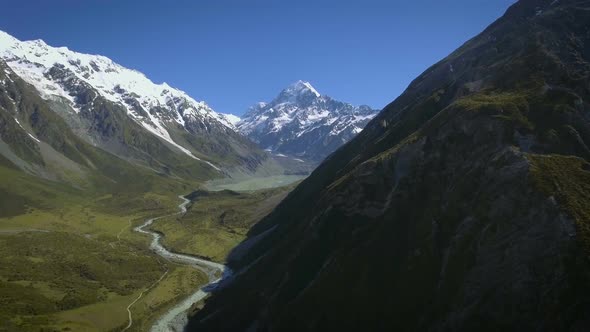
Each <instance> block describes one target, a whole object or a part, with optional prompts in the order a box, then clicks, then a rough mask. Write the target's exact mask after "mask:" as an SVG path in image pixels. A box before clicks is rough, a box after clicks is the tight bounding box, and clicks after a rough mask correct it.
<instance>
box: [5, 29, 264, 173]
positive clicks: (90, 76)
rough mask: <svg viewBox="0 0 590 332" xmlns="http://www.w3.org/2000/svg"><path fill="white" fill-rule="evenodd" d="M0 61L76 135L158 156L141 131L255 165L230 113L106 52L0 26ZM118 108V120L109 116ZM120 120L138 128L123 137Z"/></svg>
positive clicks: (121, 151) (211, 156)
mask: <svg viewBox="0 0 590 332" xmlns="http://www.w3.org/2000/svg"><path fill="white" fill-rule="evenodd" d="M0 60H3V61H4V62H5V63H6V65H7V66H8V67H9V68H10V69H11V70H12V71H13V72H14V73H15V74H16V75H18V76H19V77H20V78H22V79H23V80H24V81H26V82H27V83H29V84H31V85H32V86H34V87H35V88H36V90H37V91H38V93H39V95H40V96H41V97H42V98H43V99H45V100H47V101H48V102H50V103H51V105H52V108H53V109H54V110H56V112H57V113H59V114H60V115H61V116H62V117H64V118H65V119H66V120H67V121H68V123H69V124H70V125H71V126H72V127H74V128H75V129H76V130H75V131H76V133H77V134H79V135H80V136H82V137H83V138H84V139H86V140H87V141H89V142H90V143H92V144H93V145H95V146H100V147H102V148H105V149H106V150H109V151H110V152H116V153H117V154H118V155H122V156H123V157H129V158H135V159H137V158H139V159H143V160H147V159H151V158H158V156H153V155H151V154H152V153H151V151H147V150H146V149H147V148H146V144H145V143H144V142H143V141H144V139H143V138H141V139H140V138H138V136H144V133H145V134H147V133H149V134H151V135H153V136H155V137H157V139H158V140H160V141H162V142H163V143H164V144H165V146H167V147H168V148H169V149H172V150H175V151H178V152H181V153H183V154H185V155H187V156H189V157H190V158H192V159H196V160H202V161H203V162H205V163H206V164H208V165H209V166H210V167H212V168H214V169H217V170H219V167H218V166H220V165H217V164H219V163H224V162H226V161H228V160H230V161H231V162H235V161H236V160H238V159H242V160H247V162H248V164H249V165H253V164H256V163H252V162H251V160H249V159H252V155H256V154H258V155H261V153H259V152H254V153H253V154H252V153H250V152H252V151H251V150H252V149H256V147H255V146H254V145H253V144H251V143H249V142H248V141H247V139H245V138H243V137H242V136H241V135H239V134H238V133H237V132H236V127H235V126H234V123H236V121H237V120H238V119H237V117H235V116H233V115H227V114H221V113H217V112H215V111H213V110H212V109H211V108H210V107H209V106H208V105H207V104H205V103H204V102H202V101H196V100H195V99H193V98H192V97H190V96H189V95H188V94H187V93H185V92H183V91H181V90H178V89H175V88H173V87H171V86H169V85H168V84H166V83H162V84H156V83H154V82H152V81H151V80H150V79H148V78H147V77H146V76H145V75H144V74H142V73H140V72H138V71H136V70H133V69H128V68H125V67H123V66H121V65H118V64H116V63H115V62H113V61H112V60H111V59H109V58H107V57H104V56H100V55H90V54H82V53H78V52H74V51H71V50H69V49H68V48H66V47H52V46H49V45H47V44H46V43H45V42H43V41H42V40H32V41H20V40H18V39H16V38H14V37H12V36H10V35H9V34H7V33H5V32H2V31H0ZM56 105H58V106H56ZM64 109H65V111H64ZM57 110H61V111H57ZM105 113H108V114H105ZM121 114H123V115H124V117H123V119H121V120H119V123H114V124H113V123H111V121H113V118H117V117H120V116H121ZM128 120H131V121H130V122H131V123H135V124H138V125H139V126H141V128H143V129H144V130H143V132H142V131H141V130H140V131H139V132H141V133H135V134H134V135H135V136H134V137H129V135H128V133H127V131H129V129H128V127H130V126H131V127H132V126H133V125H130V124H122V123H120V122H125V121H128ZM105 121H107V122H108V123H105ZM129 140H132V141H133V142H129ZM138 141H141V142H138ZM133 144H135V146H131V147H129V145H133ZM122 146H124V147H122ZM138 150H140V151H138ZM129 153H131V154H132V155H131V156H130V155H129ZM146 154H148V155H150V156H146ZM235 157H237V158H235Z"/></svg>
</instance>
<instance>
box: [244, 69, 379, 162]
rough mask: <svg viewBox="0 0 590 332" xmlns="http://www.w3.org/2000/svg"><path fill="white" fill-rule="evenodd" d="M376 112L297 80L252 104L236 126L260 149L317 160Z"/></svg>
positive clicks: (335, 147)
mask: <svg viewBox="0 0 590 332" xmlns="http://www.w3.org/2000/svg"><path fill="white" fill-rule="evenodd" d="M377 113H378V112H377V111H376V110H373V109H371V108H370V107H369V106H365V105H363V106H358V107H356V106H352V105H350V104H347V103H343V102H340V101H336V100H334V99H332V98H330V97H328V96H324V95H320V93H318V92H317V91H316V90H315V89H314V88H313V87H312V86H311V84H310V83H308V82H303V81H297V82H295V83H293V84H291V85H290V86H289V87H287V88H286V89H284V90H283V91H281V93H280V94H279V95H278V96H277V97H276V98H275V99H274V100H273V101H271V102H270V103H258V104H256V105H254V106H252V107H251V108H250V109H249V110H248V112H246V114H245V115H244V116H243V118H242V119H241V121H240V122H238V123H237V127H238V129H239V130H240V131H241V132H242V133H243V134H245V135H247V136H248V137H249V138H250V139H252V140H253V141H254V142H256V143H258V144H259V145H260V146H261V147H262V148H263V149H267V150H270V151H272V152H273V153H275V154H286V155H291V156H295V157H298V158H302V159H306V160H310V161H316V162H319V161H321V160H323V159H324V158H325V157H326V156H328V155H329V154H330V153H332V152H334V151H335V150H336V149H337V148H339V147H340V146H342V145H343V144H344V143H346V142H348V141H349V140H350V139H351V138H353V137H354V136H356V135H357V134H358V133H360V132H361V130H362V129H363V127H364V126H365V125H366V124H367V123H368V122H369V120H371V119H372V118H374V117H375V115H377Z"/></svg>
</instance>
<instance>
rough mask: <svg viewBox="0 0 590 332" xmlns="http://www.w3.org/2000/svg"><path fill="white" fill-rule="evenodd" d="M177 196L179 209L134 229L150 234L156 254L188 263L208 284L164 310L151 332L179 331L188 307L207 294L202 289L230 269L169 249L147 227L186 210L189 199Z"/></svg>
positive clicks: (227, 272)
mask: <svg viewBox="0 0 590 332" xmlns="http://www.w3.org/2000/svg"><path fill="white" fill-rule="evenodd" d="M178 197H180V199H182V201H183V202H182V203H181V204H180V205H178V209H179V210H180V211H179V212H177V213H174V214H170V215H165V216H160V217H156V218H151V219H148V220H146V221H145V222H144V223H143V224H141V225H140V226H137V227H135V228H134V230H135V231H136V232H139V233H143V234H148V235H150V236H151V237H152V242H151V243H150V249H151V250H153V251H154V252H155V253H156V254H158V255H160V256H161V257H162V258H164V259H166V260H168V261H172V262H175V263H179V264H184V265H190V266H193V267H195V268H197V269H199V270H201V271H203V272H205V273H206V274H207V277H208V278H209V284H207V285H205V286H203V287H202V288H199V289H198V290H196V291H195V292H194V293H193V294H191V295H190V296H189V297H187V298H186V299H184V300H183V301H182V302H180V303H178V304H177V305H175V306H174V307H173V308H171V309H170V310H168V312H166V313H165V314H164V315H163V316H162V317H160V318H158V320H157V321H156V322H155V323H154V325H152V327H151V329H150V331H152V332H170V331H174V332H181V331H182V330H183V329H184V327H185V326H186V324H187V322H188V317H187V312H188V310H189V309H190V307H191V306H192V305H193V304H194V303H197V302H199V301H201V300H202V299H203V298H205V297H206V296H207V291H205V290H203V289H204V288H211V287H214V285H215V284H216V283H218V282H219V281H221V279H222V278H224V277H227V276H228V275H229V274H230V273H231V272H230V270H229V269H228V268H227V267H226V266H225V265H223V264H219V263H215V262H211V261H208V260H205V259H201V258H197V257H194V256H190V255H185V254H179V253H175V252H172V251H169V250H168V249H166V248H164V246H163V245H162V244H161V243H160V239H161V238H162V234H160V233H158V232H154V231H151V230H150V229H149V226H150V225H151V224H152V223H153V222H154V221H156V220H158V219H162V218H165V217H171V216H175V215H178V214H183V213H185V212H186V206H187V205H188V204H189V203H190V201H189V200H188V199H186V198H185V197H183V196H178Z"/></svg>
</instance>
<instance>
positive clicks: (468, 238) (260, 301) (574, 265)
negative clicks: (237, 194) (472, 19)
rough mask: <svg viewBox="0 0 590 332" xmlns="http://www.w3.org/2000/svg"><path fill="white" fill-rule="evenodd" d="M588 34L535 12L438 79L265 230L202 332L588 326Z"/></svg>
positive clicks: (484, 37) (196, 325)
mask: <svg viewBox="0 0 590 332" xmlns="http://www.w3.org/2000/svg"><path fill="white" fill-rule="evenodd" d="M589 22H590V2H589V1H580V0H520V1H518V2H516V3H514V4H513V5H512V6H511V7H510V8H509V9H508V10H507V11H506V13H505V14H504V15H503V16H502V17H501V18H499V19H498V20H497V21H496V22H494V23H493V24H491V25H490V26H488V27H487V28H486V29H485V30H484V31H483V32H481V33H480V34H479V35H478V36H476V37H475V38H473V39H471V40H469V41H467V42H466V43H465V44H464V45H462V46H461V47H460V48H458V49H457V50H455V51H454V52H452V53H451V54H450V55H448V56H447V57H446V58H444V59H442V60H441V61H439V62H438V63H436V64H434V65H433V66H431V67H430V68H428V69H427V70H426V71H424V72H423V73H422V74H421V75H419V76H418V77H417V78H416V79H415V80H414V81H412V82H411V83H410V85H409V86H408V87H407V89H406V90H405V91H404V93H403V94H402V95H400V96H399V97H398V98H397V99H395V100H394V101H393V102H392V103H390V104H389V105H388V106H387V107H385V109H384V110H383V111H382V112H381V113H380V114H379V115H377V116H376V117H375V118H374V119H373V120H371V121H370V122H369V124H368V125H367V126H366V127H365V129H364V130H363V131H362V132H361V133H360V134H359V135H358V136H356V137H355V138H354V139H352V140H351V141H350V142H349V143H347V144H346V145H344V147H342V148H340V149H338V150H337V151H336V152H334V153H333V154H332V155H330V157H329V158H328V159H326V160H325V161H324V162H323V163H321V164H320V166H318V168H316V169H315V171H314V172H313V173H312V174H311V175H310V176H309V177H308V178H307V179H305V180H304V181H303V182H302V183H301V184H300V185H299V186H297V188H295V189H294V190H293V191H292V192H291V193H290V194H289V195H288V196H287V197H286V198H285V199H284V200H283V201H282V202H281V203H280V204H279V205H278V206H277V207H276V208H275V209H274V211H273V212H271V213H270V214H269V215H268V216H266V217H265V218H263V219H262V220H261V221H260V222H259V223H258V224H257V225H255V226H254V227H253V228H252V229H251V230H250V232H249V234H248V239H246V240H245V241H244V242H243V243H242V244H240V245H239V246H237V247H236V248H235V249H234V250H233V251H232V253H231V254H230V256H229V257H228V262H229V265H230V267H231V269H232V270H233V271H234V274H233V276H232V277H230V278H228V279H226V280H224V281H222V282H221V283H220V284H219V285H218V286H217V288H215V290H214V293H213V296H212V297H210V298H209V299H208V300H207V301H206V304H205V306H204V308H203V309H202V310H200V311H198V312H197V313H196V315H195V316H194V317H193V318H192V320H191V322H190V325H189V327H188V330H189V331H474V330H477V331H584V330H587V329H588V326H590V318H589V317H590V316H589V315H588V313H589V312H590V263H589V262H590V260H589V257H590V209H589V207H590V148H589V146H590V115H589V114H590V103H589V101H590V48H589V46H590V34H589V31H590V29H589ZM384 42H387V41H384ZM306 98H314V95H313V93H312V94H309V93H308V94H307V95H306ZM230 318H231V319H230Z"/></svg>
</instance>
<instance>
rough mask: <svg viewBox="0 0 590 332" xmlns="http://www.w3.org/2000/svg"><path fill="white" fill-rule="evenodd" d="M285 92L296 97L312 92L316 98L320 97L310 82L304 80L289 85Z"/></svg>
mask: <svg viewBox="0 0 590 332" xmlns="http://www.w3.org/2000/svg"><path fill="white" fill-rule="evenodd" d="M283 91H285V92H288V93H290V94H295V95H299V94H303V93H310V92H311V93H312V94H314V95H315V96H316V97H319V96H320V93H319V92H318V91H317V90H316V89H315V88H314V87H313V86H312V85H311V84H310V83H309V82H305V81H302V80H299V81H297V82H295V83H293V84H291V85H289V86H288V87H287V88H286V89H285V90H283Z"/></svg>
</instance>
